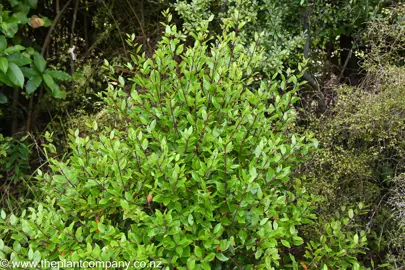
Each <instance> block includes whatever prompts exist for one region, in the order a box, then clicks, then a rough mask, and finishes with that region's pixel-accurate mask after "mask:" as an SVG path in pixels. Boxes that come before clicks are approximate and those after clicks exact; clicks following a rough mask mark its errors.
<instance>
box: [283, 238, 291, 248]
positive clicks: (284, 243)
mask: <svg viewBox="0 0 405 270" xmlns="http://www.w3.org/2000/svg"><path fill="white" fill-rule="evenodd" d="M281 244H283V246H285V247H288V248H291V245H290V243H288V242H287V241H286V240H281Z"/></svg>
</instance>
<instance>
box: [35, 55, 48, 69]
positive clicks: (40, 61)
mask: <svg viewBox="0 0 405 270" xmlns="http://www.w3.org/2000/svg"><path fill="white" fill-rule="evenodd" d="M34 65H35V67H36V68H37V70H38V71H39V72H41V73H43V72H44V71H45V67H46V61H45V59H44V58H43V57H42V55H40V54H39V53H35V54H34Z"/></svg>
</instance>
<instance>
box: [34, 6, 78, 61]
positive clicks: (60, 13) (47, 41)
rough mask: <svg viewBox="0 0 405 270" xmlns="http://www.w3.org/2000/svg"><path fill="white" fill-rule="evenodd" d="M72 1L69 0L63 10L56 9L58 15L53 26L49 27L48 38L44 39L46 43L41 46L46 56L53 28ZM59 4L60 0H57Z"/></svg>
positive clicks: (42, 52) (42, 53)
mask: <svg viewBox="0 0 405 270" xmlns="http://www.w3.org/2000/svg"><path fill="white" fill-rule="evenodd" d="M70 2H72V0H69V1H68V2H67V3H66V5H65V6H64V7H63V8H62V10H61V11H58V10H56V17H55V19H54V20H53V22H52V24H51V27H49V30H48V33H47V34H46V38H45V41H44V44H43V45H42V48H41V55H42V56H44V54H45V50H46V48H47V47H48V45H49V43H50V42H51V36H52V33H53V30H55V27H56V25H57V24H58V22H59V20H60V17H61V16H62V14H63V12H64V11H65V10H66V8H67V7H68V6H69V4H70ZM57 6H59V1H57Z"/></svg>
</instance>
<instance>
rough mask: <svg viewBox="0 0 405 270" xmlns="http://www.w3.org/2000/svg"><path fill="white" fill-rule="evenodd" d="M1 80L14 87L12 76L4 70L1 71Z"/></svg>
mask: <svg viewBox="0 0 405 270" xmlns="http://www.w3.org/2000/svg"><path fill="white" fill-rule="evenodd" d="M0 82H2V83H5V84H6V85H8V86H11V87H14V84H13V83H12V82H11V81H10V78H9V77H8V76H7V75H5V74H4V73H2V72H0Z"/></svg>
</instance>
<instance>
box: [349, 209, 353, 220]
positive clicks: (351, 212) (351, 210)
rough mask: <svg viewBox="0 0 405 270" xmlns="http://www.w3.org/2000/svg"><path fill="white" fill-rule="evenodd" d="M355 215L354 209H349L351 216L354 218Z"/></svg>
mask: <svg viewBox="0 0 405 270" xmlns="http://www.w3.org/2000/svg"><path fill="white" fill-rule="evenodd" d="M353 217H354V212H353V209H350V210H349V218H350V219H352V218H353Z"/></svg>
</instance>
